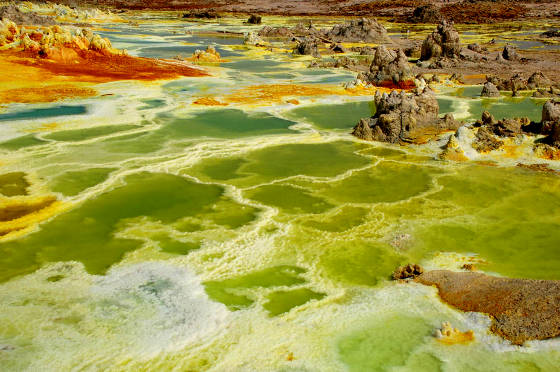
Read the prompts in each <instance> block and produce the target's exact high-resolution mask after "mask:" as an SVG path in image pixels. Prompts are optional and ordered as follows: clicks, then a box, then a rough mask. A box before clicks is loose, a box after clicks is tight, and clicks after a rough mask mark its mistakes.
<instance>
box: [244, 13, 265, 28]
mask: <svg viewBox="0 0 560 372" xmlns="http://www.w3.org/2000/svg"><path fill="white" fill-rule="evenodd" d="M247 23H248V24H250V25H260V24H261V23H262V17H261V16H258V15H256V14H251V16H249V19H248V20H247Z"/></svg>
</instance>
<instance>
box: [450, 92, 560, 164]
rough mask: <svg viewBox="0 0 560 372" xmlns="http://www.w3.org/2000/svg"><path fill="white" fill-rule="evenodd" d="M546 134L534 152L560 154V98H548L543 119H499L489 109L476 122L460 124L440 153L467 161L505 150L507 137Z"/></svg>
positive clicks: (519, 137)
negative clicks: (534, 120) (537, 120)
mask: <svg viewBox="0 0 560 372" xmlns="http://www.w3.org/2000/svg"><path fill="white" fill-rule="evenodd" d="M534 135H538V136H542V139H540V140H538V141H535V145H534V147H533V151H534V153H535V154H536V155H537V156H538V157H544V158H556V157H558V156H560V152H559V151H558V150H560V101H553V100H551V101H548V102H547V103H545V105H544V106H543V110H542V119H541V122H538V123H536V122H531V121H530V120H529V119H528V118H510V119H502V120H496V119H494V117H493V116H492V115H491V114H490V113H489V112H487V111H485V112H484V113H483V114H482V118H481V119H480V120H478V121H477V122H476V123H475V124H474V125H471V126H463V127H460V128H459V129H458V130H457V132H456V133H455V134H454V135H452V136H451V137H450V138H449V141H448V143H447V145H446V146H445V147H444V151H443V152H442V154H441V155H440V157H441V158H444V159H452V160H466V159H469V158H473V157H476V154H484V153H488V152H491V151H494V150H499V149H501V148H502V147H503V146H504V144H505V142H506V140H508V139H510V140H511V139H513V140H514V141H522V140H523V137H524V136H534Z"/></svg>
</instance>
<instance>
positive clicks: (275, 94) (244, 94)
mask: <svg viewBox="0 0 560 372" xmlns="http://www.w3.org/2000/svg"><path fill="white" fill-rule="evenodd" d="M379 89H380V90H382V91H387V92H389V91H390V90H389V89H384V88H353V89H344V88H343V87H341V86H335V85H330V86H329V85H321V86H318V85H303V84H301V85H300V84H270V85H253V86H249V87H246V88H243V89H239V90H237V91H234V92H233V93H232V94H230V95H227V96H225V97H223V100H224V101H225V102H229V103H233V104H246V105H259V106H261V105H267V104H273V103H283V102H287V101H288V100H294V99H295V98H294V97H298V98H299V97H314V96H328V95H345V96H363V95H372V94H374V93H375V91H376V90H379Z"/></svg>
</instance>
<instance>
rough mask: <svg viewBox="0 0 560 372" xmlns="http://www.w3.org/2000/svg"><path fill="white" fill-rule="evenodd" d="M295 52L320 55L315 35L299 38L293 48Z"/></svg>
mask: <svg viewBox="0 0 560 372" xmlns="http://www.w3.org/2000/svg"><path fill="white" fill-rule="evenodd" d="M293 53H294V54H299V55H307V56H313V57H320V56H321V55H320V54H319V44H318V42H317V39H315V38H313V37H304V38H303V39H298V40H297V45H296V47H295V48H294V50H293Z"/></svg>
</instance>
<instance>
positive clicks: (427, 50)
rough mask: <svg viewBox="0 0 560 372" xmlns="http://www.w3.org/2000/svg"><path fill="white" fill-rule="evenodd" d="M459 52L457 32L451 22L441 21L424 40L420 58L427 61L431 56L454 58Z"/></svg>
mask: <svg viewBox="0 0 560 372" xmlns="http://www.w3.org/2000/svg"><path fill="white" fill-rule="evenodd" d="M460 52H461V42H460V41H459V33H458V32H457V30H455V27H454V26H453V22H447V21H442V22H441V23H440V24H439V25H438V26H437V29H436V30H434V32H432V33H431V34H430V35H428V37H427V38H426V39H425V40H424V43H423V44H422V54H421V56H420V60H422V61H427V60H430V59H432V58H439V57H447V58H455V57H458V56H459V53H460Z"/></svg>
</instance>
